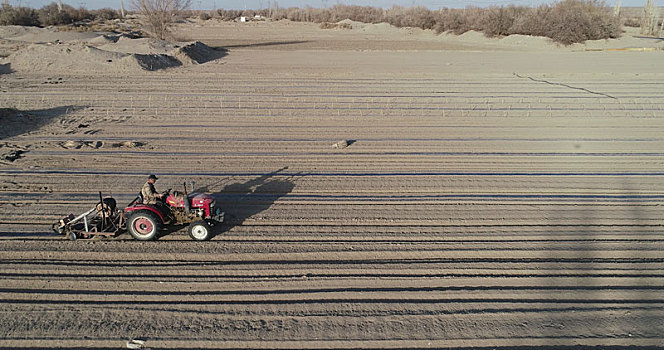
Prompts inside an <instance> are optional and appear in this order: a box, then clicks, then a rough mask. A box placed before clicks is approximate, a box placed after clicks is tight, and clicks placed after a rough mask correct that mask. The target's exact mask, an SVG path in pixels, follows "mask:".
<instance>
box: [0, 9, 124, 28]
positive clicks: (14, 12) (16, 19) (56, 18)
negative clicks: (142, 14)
mask: <svg viewBox="0 0 664 350" xmlns="http://www.w3.org/2000/svg"><path fill="white" fill-rule="evenodd" d="M119 17H120V14H119V12H118V11H116V10H113V9H110V8H107V9H101V10H92V11H89V10H86V9H85V8H83V7H79V8H74V7H72V6H69V5H59V4H57V3H51V4H50V5H46V6H44V7H42V8H40V9H38V10H35V9H32V8H28V7H20V6H10V5H7V4H3V5H2V8H0V25H21V26H56V25H68V24H75V23H77V22H83V21H91V20H95V19H99V20H110V19H115V18H119Z"/></svg>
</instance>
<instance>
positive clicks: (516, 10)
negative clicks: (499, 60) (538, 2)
mask: <svg viewBox="0 0 664 350" xmlns="http://www.w3.org/2000/svg"><path fill="white" fill-rule="evenodd" d="M529 10H530V9H528V8H525V7H516V6H508V7H492V8H488V9H486V10H485V11H482V13H479V14H478V16H477V20H476V21H477V22H476V23H475V27H474V28H473V29H474V30H477V31H480V32H483V33H484V34H485V35H486V36H489V37H494V36H504V35H510V34H514V31H513V27H514V25H515V24H516V23H517V22H518V19H519V18H522V17H524V16H525V15H526V14H527V13H528V11H529Z"/></svg>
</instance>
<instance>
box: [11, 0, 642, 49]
mask: <svg viewBox="0 0 664 350" xmlns="http://www.w3.org/2000/svg"><path fill="white" fill-rule="evenodd" d="M613 12H614V10H613V9H611V8H609V7H607V6H606V4H605V3H604V2H603V1H600V0H563V1H561V2H558V3H555V4H544V5H540V6H538V7H534V8H533V7H526V6H514V5H510V6H501V7H489V8H478V7H468V8H465V9H448V8H443V9H440V10H429V9H427V8H425V7H421V6H420V7H410V8H405V7H398V6H394V7H392V8H390V9H381V8H376V7H370V6H356V5H335V6H332V7H330V8H311V7H307V8H278V7H275V8H269V9H261V10H224V9H219V10H216V11H211V12H208V11H183V12H182V14H181V15H182V16H185V17H192V16H195V15H198V16H199V17H200V18H201V19H202V20H207V19H209V18H219V19H222V20H227V21H228V20H236V19H237V18H239V17H241V16H245V17H250V18H253V17H254V16H256V15H260V16H263V17H267V18H271V19H273V20H281V19H288V20H291V21H294V22H312V23H321V24H325V23H336V22H339V21H342V20H345V19H349V20H352V21H357V22H362V23H389V24H391V25H393V26H396V27H414V28H422V29H431V30H434V31H435V32H436V33H439V34H440V33H443V32H451V33H454V34H457V35H458V34H463V33H465V32H468V31H471V30H474V31H477V32H482V33H484V34H485V35H486V36H488V37H497V36H507V35H512V34H521V35H534V36H544V37H548V38H551V39H552V40H554V41H556V42H558V43H561V44H564V45H569V44H573V43H580V42H584V41H586V40H598V39H608V38H617V37H619V36H620V34H621V33H622V21H625V22H629V23H630V24H632V22H630V20H632V21H633V19H623V20H621V18H619V17H616V16H615V15H614V13H613ZM116 18H120V13H119V11H116V10H113V9H100V10H94V11H88V10H86V9H85V8H83V7H79V8H78V9H76V8H74V7H72V6H69V5H63V7H62V10H59V9H58V5H57V4H56V3H51V4H49V5H46V6H44V7H42V8H40V9H38V10H35V9H31V8H28V7H12V6H8V5H3V6H2V8H1V9H0V25H26V26H49V25H71V24H75V23H77V22H81V21H85V20H111V19H116Z"/></svg>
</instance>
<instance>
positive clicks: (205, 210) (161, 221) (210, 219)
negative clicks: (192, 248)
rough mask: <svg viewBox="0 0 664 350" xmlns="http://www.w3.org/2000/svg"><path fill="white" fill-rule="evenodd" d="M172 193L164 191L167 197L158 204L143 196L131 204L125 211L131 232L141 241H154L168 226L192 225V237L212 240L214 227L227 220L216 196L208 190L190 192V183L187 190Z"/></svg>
mask: <svg viewBox="0 0 664 350" xmlns="http://www.w3.org/2000/svg"><path fill="white" fill-rule="evenodd" d="M192 188H193V183H192ZM170 192H171V190H170V189H169V190H168V191H166V192H164V197H166V200H162V201H159V202H158V203H157V204H142V203H143V200H142V198H141V197H142V196H141V195H139V196H138V197H137V198H136V199H134V200H133V201H132V202H131V203H129V206H127V208H125V210H124V216H125V217H126V218H127V231H128V232H129V234H130V235H131V236H132V237H134V238H135V239H137V240H139V241H150V240H154V239H156V238H157V236H158V234H159V232H160V231H161V229H162V228H163V227H164V226H166V225H186V224H188V225H189V228H188V232H189V236H190V237H191V238H192V239H194V240H196V241H206V240H208V239H210V238H211V237H212V227H214V226H215V225H217V224H219V223H221V222H223V221H224V212H222V211H221V209H220V208H219V207H217V206H216V200H215V198H214V197H213V196H212V195H210V194H207V193H191V194H187V186H186V185H184V192H178V191H174V192H173V193H170Z"/></svg>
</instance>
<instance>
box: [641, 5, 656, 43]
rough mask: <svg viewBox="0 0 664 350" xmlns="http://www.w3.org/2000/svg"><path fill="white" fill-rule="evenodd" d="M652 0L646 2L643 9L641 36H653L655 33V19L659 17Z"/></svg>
mask: <svg viewBox="0 0 664 350" xmlns="http://www.w3.org/2000/svg"><path fill="white" fill-rule="evenodd" d="M658 12H659V11H658V10H657V7H655V1H654V0H647V1H646V6H644V7H643V17H642V19H641V26H640V27H641V34H645V35H654V34H655V32H656V31H657V17H659V14H658Z"/></svg>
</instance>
